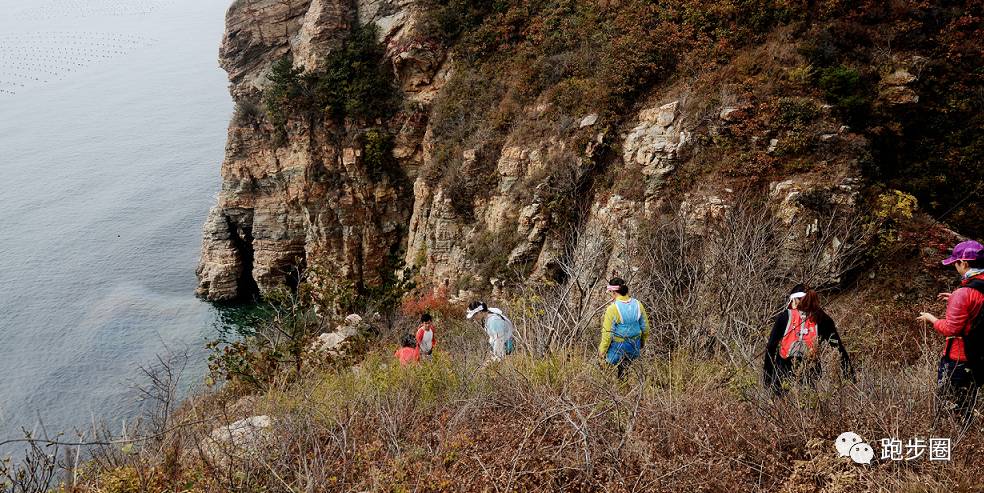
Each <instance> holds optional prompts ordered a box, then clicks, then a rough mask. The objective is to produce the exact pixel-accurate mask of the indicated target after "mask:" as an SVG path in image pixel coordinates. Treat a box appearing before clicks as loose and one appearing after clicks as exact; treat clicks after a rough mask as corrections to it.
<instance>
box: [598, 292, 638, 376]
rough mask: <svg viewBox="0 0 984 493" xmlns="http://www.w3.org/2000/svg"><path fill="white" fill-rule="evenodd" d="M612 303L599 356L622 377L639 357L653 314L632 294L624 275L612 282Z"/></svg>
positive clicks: (603, 328) (602, 333) (609, 306)
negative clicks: (622, 277) (648, 312)
mask: <svg viewBox="0 0 984 493" xmlns="http://www.w3.org/2000/svg"><path fill="white" fill-rule="evenodd" d="M608 292H609V293H611V295H612V304H611V305H608V309H607V310H605V318H604V319H602V324H601V343H600V344H598V355H599V356H600V357H602V358H605V361H607V362H608V364H610V365H612V366H614V367H616V368H617V369H618V378H622V376H623V375H624V374H625V369H626V368H628V367H629V364H630V363H632V360H634V359H636V358H638V357H639V353H640V352H641V351H642V347H643V346H644V345H645V344H646V337H647V336H648V335H649V317H648V316H647V315H646V309H645V308H643V307H642V303H640V302H639V300H637V299H635V298H630V297H629V286H628V285H626V284H625V281H623V280H622V279H621V278H618V277H616V278H614V279H612V280H611V281H608Z"/></svg>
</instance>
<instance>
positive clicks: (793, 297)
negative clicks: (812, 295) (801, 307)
mask: <svg viewBox="0 0 984 493" xmlns="http://www.w3.org/2000/svg"><path fill="white" fill-rule="evenodd" d="M804 296H806V293H804V292H802V291H800V292H796V293H793V294H791V295H789V301H793V300H798V299H800V298H802V297H804Z"/></svg>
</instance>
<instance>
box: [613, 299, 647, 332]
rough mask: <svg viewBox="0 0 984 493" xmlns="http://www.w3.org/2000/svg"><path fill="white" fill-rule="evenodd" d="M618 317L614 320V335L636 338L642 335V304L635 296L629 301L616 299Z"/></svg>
mask: <svg viewBox="0 0 984 493" xmlns="http://www.w3.org/2000/svg"><path fill="white" fill-rule="evenodd" d="M615 310H617V311H618V318H619V319H620V320H621V321H619V320H615V321H614V322H612V335H613V336H615V337H618V338H621V339H634V338H636V337H639V336H640V335H642V305H641V304H640V303H639V300H637V299H635V298H631V299H629V301H628V302H622V301H616V302H615Z"/></svg>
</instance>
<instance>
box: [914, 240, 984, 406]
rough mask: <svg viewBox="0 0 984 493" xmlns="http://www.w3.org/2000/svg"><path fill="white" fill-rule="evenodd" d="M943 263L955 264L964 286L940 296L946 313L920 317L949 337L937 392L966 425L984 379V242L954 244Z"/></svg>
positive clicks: (938, 373) (938, 379)
mask: <svg viewBox="0 0 984 493" xmlns="http://www.w3.org/2000/svg"><path fill="white" fill-rule="evenodd" d="M943 265H952V266H953V267H954V268H955V269H956V270H957V274H959V275H960V287H958V288H957V289H956V291H953V292H952V293H940V294H939V295H938V296H937V297H938V299H940V300H941V301H946V302H947V303H946V316H945V317H944V318H937V317H936V316H935V315H933V314H931V313H926V312H922V313H920V314H919V317H918V318H917V319H916V320H920V321H923V322H928V323H930V324H932V325H933V329H935V330H936V332H938V333H939V334H940V335H942V336H944V337H946V344H945V345H944V347H943V354H942V355H941V357H940V364H939V367H938V368H937V371H936V384H937V391H938V393H939V395H940V397H942V398H943V399H941V401H942V400H949V401H952V403H953V407H952V409H951V410H952V411H954V412H955V413H957V414H958V416H960V417H961V419H962V420H963V421H964V423H965V424H969V423H970V421H971V419H972V418H973V416H974V405H975V404H976V402H977V392H978V389H979V388H980V385H981V381H982V380H984V371H982V370H984V368H982V363H984V361H982V357H984V355H982V354H981V351H982V349H984V347H981V345H982V343H984V333H982V332H981V331H982V330H984V319H982V316H984V314H982V307H984V245H981V244H980V243H978V242H976V241H972V240H971V241H964V242H961V243H958V244H957V245H956V246H954V247H953V252H952V254H951V255H950V257H949V258H947V259H945V260H943Z"/></svg>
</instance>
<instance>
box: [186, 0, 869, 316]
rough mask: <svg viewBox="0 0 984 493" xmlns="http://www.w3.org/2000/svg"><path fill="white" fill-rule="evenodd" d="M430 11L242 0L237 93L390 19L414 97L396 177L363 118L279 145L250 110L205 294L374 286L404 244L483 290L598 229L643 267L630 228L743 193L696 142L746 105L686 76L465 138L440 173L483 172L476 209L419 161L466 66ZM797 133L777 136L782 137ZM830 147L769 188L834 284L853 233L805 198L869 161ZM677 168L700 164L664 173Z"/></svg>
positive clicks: (234, 31) (209, 239) (850, 179)
mask: <svg viewBox="0 0 984 493" xmlns="http://www.w3.org/2000/svg"><path fill="white" fill-rule="evenodd" d="M422 9H423V7H422V6H421V5H419V4H418V2H414V1H412V0H360V1H358V2H356V1H354V0H311V1H295V2H284V1H278V0H255V1H237V2H235V3H234V4H233V5H232V7H231V8H230V9H229V13H228V16H227V20H226V23H227V29H226V34H225V38H224V40H223V44H222V48H221V52H220V62H221V65H222V67H223V68H224V69H225V70H226V71H227V72H228V73H229V79H230V82H231V92H232V95H233V97H234V98H235V100H236V101H237V103H239V105H240V107H241V108H242V107H247V106H248V105H250V104H253V105H255V104H256V101H258V98H259V95H260V93H261V91H262V90H263V88H264V86H265V85H266V84H267V79H266V76H267V74H268V73H269V70H270V67H271V65H272V64H273V62H274V61H276V60H278V59H279V58H280V57H282V56H283V55H285V54H288V53H290V54H291V55H292V56H293V60H294V64H295V66H298V67H302V68H306V69H311V70H313V69H317V68H318V67H319V64H320V63H322V60H323V59H324V55H325V54H326V53H328V52H330V51H331V50H332V49H334V48H335V47H336V46H337V45H338V42H339V40H340V39H342V38H343V37H344V34H345V32H346V31H347V30H348V29H349V27H350V26H351V25H352V24H353V23H356V22H358V23H362V24H366V23H374V24H376V25H377V26H379V28H380V29H379V34H380V37H381V41H382V42H383V43H385V46H386V60H385V63H386V64H387V65H388V67H389V68H391V69H392V70H393V73H394V74H395V76H396V79H397V82H398V85H399V88H400V91H401V92H402V96H403V99H404V101H405V102H406V104H404V109H403V110H402V111H401V112H400V113H398V114H397V115H396V116H395V117H394V118H393V119H392V121H390V122H383V125H385V126H386V127H387V128H388V129H389V130H390V131H391V132H392V134H393V135H395V145H394V149H393V155H394V158H395V159H396V160H397V162H398V163H399V167H400V177H397V178H394V177H383V178H379V177H374V176H371V174H370V173H369V172H368V171H367V169H366V166H365V165H364V163H363V156H362V154H363V152H362V150H361V146H360V139H361V137H362V134H363V132H364V131H365V129H364V128H359V127H358V126H356V125H353V124H351V123H337V124H331V123H325V124H317V125H312V124H311V123H310V122H308V121H303V120H295V119H291V120H290V121H289V122H288V125H287V138H286V142H276V141H275V139H273V138H272V134H273V129H272V127H271V126H270V124H269V123H267V122H265V121H264V119H263V118H262V117H257V118H251V117H249V115H248V114H247V115H245V116H243V115H242V114H240V115H237V117H236V118H234V119H233V121H232V122H231V124H230V127H229V135H228V144H227V148H226V158H225V161H224V162H223V164H222V178H223V184H222V191H221V194H220V196H219V199H218V203H217V204H216V206H215V207H213V209H212V210H211V212H210V213H209V216H208V220H207V221H206V223H205V226H204V238H203V247H202V258H201V263H200V266H199V269H198V274H199V280H200V283H199V287H198V291H197V292H198V294H199V295H200V296H202V297H205V298H207V299H210V300H230V299H234V298H237V297H241V296H244V295H247V294H250V293H251V292H253V291H254V290H259V291H261V292H262V291H264V290H267V289H270V288H273V287H275V286H279V285H282V284H285V283H290V282H291V280H292V279H294V274H295V273H296V272H297V271H298V270H299V269H303V268H305V267H306V266H310V265H314V264H317V265H320V266H322V267H324V268H326V270H327V272H329V273H330V274H331V275H334V276H338V277H339V278H345V279H347V280H349V281H352V282H354V283H356V284H357V285H371V284H372V283H374V282H377V281H378V280H379V279H380V277H381V274H382V273H383V272H384V271H385V270H386V269H391V268H392V266H393V263H392V261H391V260H392V256H393V254H394V253H395V252H397V253H399V254H400V255H402V256H403V258H402V260H403V261H404V262H405V263H406V264H408V265H415V266H417V267H419V268H420V272H421V274H422V276H423V278H424V279H425V280H426V281H428V282H430V283H433V284H436V285H445V286H448V287H451V288H452V292H457V291H459V290H486V289H490V288H493V287H495V286H494V285H495V283H496V279H497V278H503V277H507V276H508V275H509V273H510V272H521V273H524V275H529V276H551V275H553V273H554V272H555V270H556V265H555V264H556V262H557V261H558V259H560V258H561V257H563V256H565V255H569V254H570V252H573V251H577V249H578V247H579V246H581V245H582V244H585V243H588V242H593V241H597V239H598V238H606V241H608V242H609V244H608V246H607V248H608V250H607V253H606V260H605V262H604V263H605V265H604V268H605V270H606V271H610V270H616V271H621V270H626V269H629V268H631V263H632V262H631V259H630V255H629V253H628V250H629V249H630V244H631V243H632V241H633V238H632V236H633V234H634V233H633V231H637V230H638V229H640V228H641V227H642V226H644V225H645V224H647V223H651V222H653V221H655V220H656V218H658V217H662V216H667V215H669V216H680V217H686V218H688V219H689V220H690V221H691V222H693V223H694V224H695V225H696V226H695V227H697V228H699V224H700V223H701V222H704V221H708V220H712V219H713V218H714V217H716V216H720V215H721V214H724V213H726V211H727V210H728V209H729V208H730V207H733V206H735V205H736V201H740V200H742V199H741V198H740V197H737V196H736V193H735V192H734V190H735V188H736V185H735V183H736V182H737V181H740V180H735V179H731V178H728V177H722V176H718V175H715V174H714V173H713V170H701V169H699V166H700V161H699V160H697V159H695V158H694V156H695V155H699V154H700V152H701V150H702V148H705V147H707V146H708V144H707V142H709V141H710V140H712V139H713V137H714V136H715V135H717V134H719V133H722V132H725V133H726V132H727V131H728V129H729V127H731V126H734V125H735V124H736V122H740V120H741V119H742V118H743V117H742V115H743V114H744V113H743V112H744V111H745V110H746V106H747V105H746V104H745V103H743V102H741V101H738V102H735V103H734V104H731V105H727V106H725V105H710V106H709V105H708V104H706V101H704V100H702V99H701V98H700V97H697V96H691V94H690V83H687V82H682V83H678V84H675V85H674V86H673V87H670V88H666V89H665V90H660V91H653V92H652V93H651V94H649V95H647V96H645V97H644V98H642V99H640V100H639V101H638V102H637V105H636V108H637V109H636V110H635V112H634V113H633V114H632V115H628V116H626V117H625V118H623V119H622V120H621V121H614V122H613V121H606V120H605V117H600V116H599V115H598V114H591V113H589V114H584V115H578V116H577V118H576V119H575V120H573V121H572V122H570V124H569V125H565V126H564V127H563V128H562V129H556V130H551V131H544V132H536V133H533V134H531V133H530V132H528V131H519V130H512V131H509V132H508V133H507V135H506V136H505V138H504V139H503V140H502V144H501V145H495V146H494V147H495V149H491V150H490V149H489V148H487V147H482V146H476V147H475V148H473V149H466V150H465V151H464V152H463V153H462V155H461V156H458V157H459V158H460V160H459V161H456V162H459V163H460V165H459V166H458V168H459V169H457V170H446V171H445V173H448V172H457V173H458V175H457V176H458V178H457V179H456V180H471V179H478V178H481V180H480V182H481V185H480V187H481V188H482V189H481V190H480V193H477V194H474V198H469V203H468V204H467V205H468V207H467V208H466V209H467V210H466V211H463V210H462V207H461V205H460V203H459V202H460V200H459V199H460V197H458V196H456V194H458V193H459V192H458V190H457V189H456V188H455V187H454V186H453V185H454V182H455V181H456V180H435V179H434V177H433V176H428V174H427V173H424V172H423V171H425V170H427V169H431V168H433V167H434V165H435V160H436V159H437V158H436V157H435V156H434V155H433V151H434V147H435V143H434V137H433V126H434V124H435V122H434V118H435V115H434V112H433V108H432V101H433V100H434V98H435V97H436V96H438V95H440V94H441V91H442V89H443V88H444V87H445V84H446V83H447V82H448V80H450V79H451V78H453V77H455V70H454V67H455V61H454V56H455V55H454V49H453V48H452V49H451V50H450V51H445V49H444V48H441V47H440V46H439V45H438V44H435V43H429V42H427V41H426V40H424V39H423V37H421V36H420V35H419V33H418V31H417V21H418V20H419V19H420V16H421V15H422V14H423V11H422ZM546 111H549V108H547V107H546V106H545V105H543V104H534V105H532V106H531V107H530V108H525V109H524V110H523V112H522V114H523V115H525V118H528V119H530V120H533V119H536V118H538V117H539V116H540V115H542V114H544V112H546ZM240 113H244V112H243V111H240ZM245 113H248V112H245ZM609 118H610V117H609ZM516 128H518V127H516ZM830 132H831V134H830V135H831V137H830V138H829V139H828V140H831V141H832V142H831V144H832V143H833V142H836V141H838V139H841V141H843V140H844V139H847V140H849V139H850V138H851V137H850V136H849V135H848V134H846V133H844V131H843V130H841V131H838V130H837V126H834V127H833V128H832V129H831V130H830ZM842 134H843V135H842ZM784 139H785V137H784V136H783V135H777V138H776V139H774V140H775V141H776V142H773V143H772V147H775V146H776V145H781V142H782V141H784ZM767 142H768V141H766V142H762V143H761V145H762V146H765V145H767ZM825 142H826V141H825ZM770 152H771V151H770ZM837 152H839V151H831V152H829V153H828V154H830V155H831V156H833V155H835V154H837ZM827 160H828V161H829V162H828V163H827V166H826V167H825V170H824V172H822V173H817V172H793V173H790V174H789V176H786V177H784V178H785V179H784V180H773V183H772V185H771V192H769V194H767V195H768V196H767V197H766V200H767V201H769V202H770V203H772V204H773V206H774V207H775V210H776V211H777V212H776V214H778V215H779V216H780V218H781V220H782V221H783V222H784V224H786V225H787V231H788V238H787V245H788V247H787V248H784V249H783V251H782V252H778V255H781V256H783V257H784V258H785V259H786V260H784V261H786V262H788V263H795V262H797V261H798V259H802V258H803V257H804V255H807V254H808V253H806V252H805V250H804V248H803V247H802V246H803V245H815V244H818V243H820V244H822V245H821V247H822V248H820V249H819V250H817V249H812V250H811V251H825V252H827V253H826V254H824V255H826V257H825V260H824V261H825V262H827V264H828V267H829V268H828V269H827V272H826V273H825V274H824V279H823V281H832V280H836V279H837V277H838V276H839V275H840V273H841V271H842V270H843V268H844V266H843V265H842V263H841V262H839V260H838V255H839V252H841V251H842V250H843V245H845V244H847V243H849V242H851V241H852V240H853V239H852V238H847V237H837V235H829V234H826V233H824V232H822V231H821V229H823V228H820V227H818V226H817V224H818V221H822V220H823V218H822V217H820V216H821V214H818V213H816V212H814V211H811V210H809V208H808V207H806V206H804V205H803V201H800V200H797V197H800V196H803V195H804V194H806V195H811V194H812V193H813V192H816V191H822V192H824V193H825V194H826V197H827V199H826V200H827V201H828V202H829V201H833V202H836V203H837V204H839V205H840V206H842V207H846V208H848V209H849V210H851V209H852V208H853V207H855V206H856V201H857V197H856V195H857V192H858V188H859V187H858V186H857V183H858V179H859V178H858V177H859V172H858V170H857V169H856V167H857V165H856V160H852V159H850V156H847V157H844V156H841V157H840V158H837V157H836V156H834V157H830V156H827ZM489 161H491V162H489ZM681 166H686V167H687V173H689V174H692V175H695V176H698V177H700V178H699V179H696V180H690V181H688V182H681V183H684V184H683V185H681V184H680V183H677V184H675V185H674V184H671V183H669V181H670V180H669V178H670V177H672V176H674V174H675V173H680V172H681V171H680V168H681ZM695 167H697V168H698V169H694V168H695ZM472 170H480V171H476V172H475V173H474V174H473V173H472ZM489 170H491V171H489ZM475 175H480V176H475ZM681 187H682V188H681ZM825 231H829V228H826V229H825ZM807 250H810V248H807Z"/></svg>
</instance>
